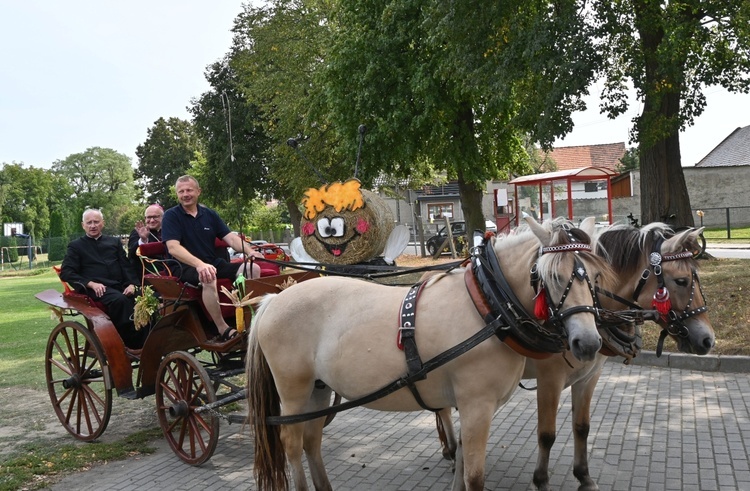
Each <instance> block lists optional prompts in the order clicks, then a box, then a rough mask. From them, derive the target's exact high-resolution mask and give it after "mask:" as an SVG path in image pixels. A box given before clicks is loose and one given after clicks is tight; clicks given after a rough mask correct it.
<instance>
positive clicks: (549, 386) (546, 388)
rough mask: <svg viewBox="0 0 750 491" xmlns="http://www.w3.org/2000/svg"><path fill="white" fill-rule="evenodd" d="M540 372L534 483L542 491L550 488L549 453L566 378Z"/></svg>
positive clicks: (537, 395)
mask: <svg viewBox="0 0 750 491" xmlns="http://www.w3.org/2000/svg"><path fill="white" fill-rule="evenodd" d="M538 369H539V370H540V373H539V374H538V378H537V389H536V401H537V402H536V405H537V421H538V428H537V444H538V446H539V454H538V456H537V461H536V469H534V484H535V485H536V487H537V488H538V489H539V490H540V491H548V490H549V454H550V450H552V445H554V444H555V439H556V438H557V408H558V406H559V404H560V394H561V393H562V391H563V388H565V380H564V378H561V377H560V376H558V375H557V374H554V373H552V372H549V373H542V368H541V367H538Z"/></svg>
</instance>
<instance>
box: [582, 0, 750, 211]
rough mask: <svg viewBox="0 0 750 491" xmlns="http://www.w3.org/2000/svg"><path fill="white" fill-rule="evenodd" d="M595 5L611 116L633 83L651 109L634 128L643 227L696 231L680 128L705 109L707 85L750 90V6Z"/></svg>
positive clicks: (718, 0) (710, 1) (696, 0)
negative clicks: (653, 225)
mask: <svg viewBox="0 0 750 491" xmlns="http://www.w3.org/2000/svg"><path fill="white" fill-rule="evenodd" d="M593 8H594V10H595V12H596V14H597V21H598V24H599V25H598V27H599V31H598V36H599V39H601V40H602V41H601V42H602V50H603V51H605V52H606V53H607V54H608V55H609V59H608V63H607V64H606V65H605V67H604V70H603V74H604V76H605V78H606V86H605V92H604V94H603V96H604V98H605V103H604V104H603V106H602V109H603V111H606V112H608V114H609V115H610V116H611V117H615V116H617V115H619V114H622V113H623V112H624V111H625V110H626V109H627V97H626V95H625V90H626V88H627V86H628V83H632V85H633V87H634V88H635V90H636V91H637V94H638V99H639V100H640V103H641V104H642V106H643V110H642V112H641V114H640V115H639V116H638V117H636V118H634V123H635V124H634V126H633V129H632V131H631V141H637V142H638V148H639V153H640V156H639V160H640V169H641V220H642V223H649V222H652V221H670V222H671V223H672V224H673V225H689V226H692V225H694V219H693V216H692V212H691V208H690V198H689V196H688V194H687V186H686V184H685V178H684V174H683V172H682V161H681V156H680V141H679V131H680V130H681V129H683V128H685V127H686V126H689V125H692V124H693V122H694V120H695V118H696V117H698V116H699V115H700V114H701V113H702V112H703V109H704V108H705V105H706V99H705V96H704V95H703V92H702V90H703V88H704V86H707V85H720V86H722V87H725V88H726V89H727V90H729V91H731V92H741V93H747V92H748V91H749V90H750V75H749V74H750V2H747V1H724V0H683V1H680V2H666V1H647V0H621V1H617V2H610V1H604V0H599V1H597V2H596V3H595V4H594V5H593ZM672 217H674V219H673V220H670V219H672Z"/></svg>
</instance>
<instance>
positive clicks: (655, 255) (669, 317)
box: [596, 236, 708, 357]
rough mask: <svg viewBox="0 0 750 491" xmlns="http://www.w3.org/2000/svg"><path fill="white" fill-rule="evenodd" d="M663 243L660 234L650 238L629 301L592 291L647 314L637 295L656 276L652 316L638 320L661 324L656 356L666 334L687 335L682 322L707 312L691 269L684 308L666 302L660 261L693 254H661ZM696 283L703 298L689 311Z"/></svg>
mask: <svg viewBox="0 0 750 491" xmlns="http://www.w3.org/2000/svg"><path fill="white" fill-rule="evenodd" d="M663 243H664V237H661V236H660V237H658V238H657V240H655V241H654V244H653V247H652V249H651V253H650V254H649V260H648V266H646V268H645V269H644V270H643V271H642V272H641V276H640V278H639V279H638V284H637V285H636V287H635V289H634V290H633V296H632V301H631V300H627V299H624V298H622V297H620V296H618V295H615V294H614V293H612V292H608V291H606V290H603V289H601V288H599V287H598V286H597V287H596V292H597V293H601V294H603V295H606V296H608V297H609V298H612V299H613V300H616V301H618V302H620V303H621V304H623V305H626V306H628V307H630V308H632V309H635V310H636V311H641V312H644V313H647V312H648V311H645V310H643V307H641V306H640V305H639V304H638V303H636V302H637V301H638V297H639V296H640V294H641V291H642V290H643V287H644V286H645V285H646V281H648V279H649V277H650V276H651V275H652V274H653V275H654V277H655V278H656V281H657V285H658V288H657V290H656V293H655V294H654V298H653V301H652V307H654V308H655V311H656V315H655V316H653V317H650V316H649V315H648V314H646V316H644V317H641V319H640V320H641V323H643V322H642V321H643V319H644V318H650V320H654V321H656V322H658V324H659V325H660V326H661V328H662V331H661V333H660V334H659V340H658V342H657V345H656V356H657V357H659V356H661V354H662V350H663V348H664V340H665V339H666V337H667V336H668V335H672V336H679V337H683V338H685V337H688V335H689V332H688V328H687V326H685V323H684V321H685V320H687V319H689V318H690V317H694V316H696V315H699V314H702V313H704V312H707V311H708V306H707V305H706V296H705V295H704V293H703V287H701V284H700V280H699V279H698V272H697V271H696V269H695V268H691V269H692V275H691V277H692V278H691V285H690V299H689V300H688V303H687V305H686V306H685V309H684V310H683V311H682V312H681V313H678V312H677V311H675V310H674V309H672V302H671V301H670V295H669V290H668V289H667V287H666V285H665V284H664V276H663V275H662V267H661V265H662V263H665V262H668V261H678V260H682V259H690V258H692V257H693V253H692V252H690V251H687V250H685V251H682V252H678V253H676V254H662V253H661V246H662V244H663ZM696 284H697V285H698V291H699V292H700V294H701V297H702V298H703V306H701V307H697V308H694V309H692V310H690V307H691V306H692V305H693V300H694V299H695V285H696Z"/></svg>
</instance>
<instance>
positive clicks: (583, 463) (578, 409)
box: [571, 368, 601, 491]
mask: <svg viewBox="0 0 750 491" xmlns="http://www.w3.org/2000/svg"><path fill="white" fill-rule="evenodd" d="M600 374H601V368H600V369H599V370H597V371H596V372H595V373H594V374H592V376H591V377H590V378H589V379H587V380H581V381H579V382H577V383H574V384H573V386H572V387H571V396H572V397H573V440H574V442H575V450H574V453H573V475H574V476H576V478H577V479H578V481H579V482H580V483H581V485H580V486H579V487H578V490H579V491H595V490H598V489H599V486H598V485H597V484H596V482H594V480H593V479H591V475H590V474H589V458H588V442H587V440H588V436H589V428H590V425H591V399H592V398H593V397H594V389H595V388H596V383H597V382H598V381H599V375H600Z"/></svg>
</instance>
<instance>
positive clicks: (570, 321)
mask: <svg viewBox="0 0 750 491" xmlns="http://www.w3.org/2000/svg"><path fill="white" fill-rule="evenodd" d="M526 222H527V223H528V225H529V228H530V229H531V230H532V231H533V233H534V235H536V237H537V238H538V239H539V241H540V242H541V244H542V245H541V247H539V249H538V251H539V252H538V257H537V258H536V262H535V264H534V266H533V267H532V286H534V288H535V289H536V290H537V292H536V293H537V297H536V304H535V309H534V311H535V314H536V315H537V317H540V318H542V319H544V310H547V312H548V321H549V322H551V323H552V324H555V325H557V326H558V327H559V328H560V329H561V330H562V331H563V332H564V333H565V335H566V337H567V343H568V347H569V349H570V351H571V352H572V353H573V355H574V356H575V357H576V358H577V359H579V360H581V361H590V360H592V359H593V358H594V356H595V355H596V353H597V352H598V351H599V349H601V346H602V340H601V337H600V336H599V332H598V330H597V325H596V318H597V315H598V303H597V301H596V294H595V292H594V286H593V285H594V283H593V282H594V280H595V279H597V278H601V279H602V281H609V278H610V277H611V276H612V272H611V269H610V267H609V265H608V264H607V263H606V261H604V260H602V258H600V257H598V256H596V255H594V254H593V253H592V252H591V238H590V236H589V234H588V233H586V232H585V231H584V229H589V228H590V229H591V231H593V222H592V221H586V222H585V223H584V224H583V225H582V228H574V227H572V226H571V225H570V224H569V223H568V222H564V221H561V220H555V221H552V222H545V223H544V224H539V223H537V222H536V221H535V220H533V219H527V220H526ZM535 283H536V285H535ZM540 304H546V305H544V307H542V308H540Z"/></svg>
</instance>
